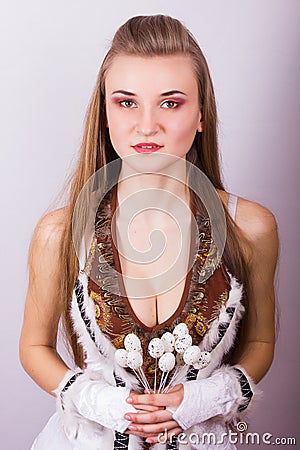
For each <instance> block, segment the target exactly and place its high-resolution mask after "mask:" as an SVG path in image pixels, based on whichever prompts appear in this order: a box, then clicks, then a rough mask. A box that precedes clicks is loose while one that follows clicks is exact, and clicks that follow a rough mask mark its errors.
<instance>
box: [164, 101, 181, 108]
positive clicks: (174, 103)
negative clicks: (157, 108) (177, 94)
mask: <svg viewBox="0 0 300 450" xmlns="http://www.w3.org/2000/svg"><path fill="white" fill-rule="evenodd" d="M167 103H169V104H170V103H172V104H173V106H172V107H171V108H167V109H175V108H177V107H178V106H179V104H180V103H179V102H175V100H165V101H164V102H163V103H162V104H163V105H164V104H167Z"/></svg>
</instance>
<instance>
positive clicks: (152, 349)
mask: <svg viewBox="0 0 300 450" xmlns="http://www.w3.org/2000/svg"><path fill="white" fill-rule="evenodd" d="M148 351H149V355H150V356H152V358H159V357H160V356H161V355H162V354H163V353H164V351H165V348H164V344H163V343H162V341H161V339H159V338H153V339H151V341H150V342H149V344H148Z"/></svg>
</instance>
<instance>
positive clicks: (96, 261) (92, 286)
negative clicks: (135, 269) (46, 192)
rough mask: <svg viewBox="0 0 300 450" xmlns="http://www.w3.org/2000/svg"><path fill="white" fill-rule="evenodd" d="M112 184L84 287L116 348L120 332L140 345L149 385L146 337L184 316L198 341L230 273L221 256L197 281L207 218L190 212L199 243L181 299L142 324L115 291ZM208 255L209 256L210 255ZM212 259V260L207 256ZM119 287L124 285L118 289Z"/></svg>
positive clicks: (208, 240)
mask: <svg viewBox="0 0 300 450" xmlns="http://www.w3.org/2000/svg"><path fill="white" fill-rule="evenodd" d="M116 196H117V189H116V186H115V187H114V188H112V189H111V191H109V192H108V193H107V194H106V196H105V197H104V198H103V200H102V201H101V203H100V205H99V207H98V210H97V214H96V222H95V237H94V239H93V241H92V245H91V248H90V251H89V255H88V259H87V263H86V270H87V273H88V274H89V282H88V292H89V295H90V297H91V298H92V299H93V301H94V303H95V307H96V321H97V324H98V325H99V327H100V329H101V331H102V332H103V333H104V334H105V335H106V336H107V337H108V338H109V339H110V340H111V342H112V343H113V345H114V346H115V347H116V349H118V348H123V347H124V338H125V336H126V334H128V333H132V332H133V333H135V334H136V335H137V336H138V337H139V338H140V340H141V343H142V348H143V359H144V363H143V370H144V372H145V374H146V376H147V379H148V381H149V382H150V386H152V385H153V379H154V369H155V360H154V359H153V358H152V357H150V355H149V354H148V350H147V348H148V343H149V341H150V340H151V339H152V338H153V337H160V336H161V335H162V334H163V333H164V332H166V331H171V332H172V330H173V328H174V327H175V325H176V324H178V323H180V322H185V323H186V324H187V326H188V328H189V333H190V334H191V336H192V339H193V344H194V345H198V344H199V343H200V341H201V340H202V338H203V336H204V335H205V333H206V332H207V330H208V329H209V327H210V324H211V323H212V321H213V320H214V319H216V318H217V317H218V315H219V312H220V308H221V306H222V305H223V304H225V303H226V301H227V299H228V296H229V292H230V289H231V287H230V279H229V275H228V273H227V272H226V270H225V267H224V265H223V263H222V262H219V263H218V265H217V266H216V267H214V271H213V274H212V275H211V276H209V278H208V279H207V280H206V281H205V282H204V283H200V282H199V274H200V273H201V270H204V269H203V266H204V263H205V262H207V258H211V256H212V255H211V253H212V248H214V246H213V245H212V237H211V233H210V226H209V219H208V218H206V219H203V218H201V217H200V215H199V214H198V213H197V211H196V212H195V209H194V207H192V208H191V209H192V212H193V214H194V217H195V219H196V222H197V225H198V232H199V246H198V248H196V249H195V251H196V254H194V255H191V253H190V256H192V257H193V261H194V263H193V266H192V267H191V269H190V271H189V272H188V274H187V276H186V280H185V286H184V289H183V293H182V297H181V301H180V303H179V306H178V308H177V309H176V311H175V312H174V314H172V316H171V317H170V318H169V319H167V320H166V321H165V322H163V323H161V324H158V325H155V326H153V327H148V326H146V325H145V324H143V323H142V322H141V321H140V320H139V319H138V317H137V316H136V315H135V313H134V311H133V309H132V308H131V306H130V303H129V300H128V298H127V297H126V296H123V295H121V290H120V283H122V277H121V275H120V261H119V256H118V252H117V249H116V248H115V246H114V243H113V239H112V234H111V232H112V230H111V217H112V216H113V214H114V211H115V207H116ZM192 241H193V239H192V240H191V250H192V247H193V246H192ZM211 260H212V261H214V258H211ZM212 264H213V262H212ZM122 292H124V290H123V291H122Z"/></svg>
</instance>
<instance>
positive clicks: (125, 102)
mask: <svg viewBox="0 0 300 450" xmlns="http://www.w3.org/2000/svg"><path fill="white" fill-rule="evenodd" d="M120 105H122V106H124V108H133V107H134V106H133V105H135V103H134V102H133V101H132V100H122V101H121V102H120Z"/></svg>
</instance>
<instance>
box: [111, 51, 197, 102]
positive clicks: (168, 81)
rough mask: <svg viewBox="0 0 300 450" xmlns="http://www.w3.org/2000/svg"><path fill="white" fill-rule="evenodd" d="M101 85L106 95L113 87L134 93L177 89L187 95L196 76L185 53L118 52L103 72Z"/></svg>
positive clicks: (194, 86) (114, 89)
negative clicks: (146, 53) (162, 54)
mask: <svg viewBox="0 0 300 450" xmlns="http://www.w3.org/2000/svg"><path fill="white" fill-rule="evenodd" d="M105 86H106V91H107V93H108V94H112V92H114V91H117V90H128V91H130V92H134V93H135V94H138V91H139V90H141V91H144V90H145V88H147V91H151V90H153V91H157V90H159V91H162V92H165V91H169V90H180V91H182V92H185V93H186V94H187V95H188V94H190V93H192V92H194V90H195V89H197V79H196V76H195V71H194V68H193V63H192V60H191V58H190V57H189V56H187V55H183V54H175V55H164V56H149V57H142V56H136V55H118V56H116V57H115V58H114V59H113V61H112V63H111V66H110V67H109V69H108V71H107V74H106V79H105ZM136 91H137V92H136Z"/></svg>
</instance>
